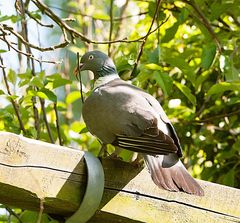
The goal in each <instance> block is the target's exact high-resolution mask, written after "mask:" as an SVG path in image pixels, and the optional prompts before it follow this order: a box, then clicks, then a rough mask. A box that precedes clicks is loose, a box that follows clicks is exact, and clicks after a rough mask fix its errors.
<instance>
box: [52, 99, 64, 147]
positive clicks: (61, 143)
mask: <svg viewBox="0 0 240 223" xmlns="http://www.w3.org/2000/svg"><path fill="white" fill-rule="evenodd" d="M53 106H54V111H55V115H56V127H57V133H58V140H59V144H60V145H61V146H62V145H63V142H62V136H61V131H60V125H59V116H58V110H57V103H56V102H54V104H53Z"/></svg>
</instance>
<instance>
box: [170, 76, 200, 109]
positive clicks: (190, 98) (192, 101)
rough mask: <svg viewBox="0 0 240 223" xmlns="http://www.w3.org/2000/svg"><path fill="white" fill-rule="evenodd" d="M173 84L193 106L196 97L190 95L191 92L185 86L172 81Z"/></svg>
mask: <svg viewBox="0 0 240 223" xmlns="http://www.w3.org/2000/svg"><path fill="white" fill-rule="evenodd" d="M174 84H175V85H176V86H177V88H178V89H179V90H180V91H181V92H182V93H183V94H184V95H185V96H186V97H187V98H188V100H189V101H190V102H191V103H192V104H193V105H196V97H195V96H194V95H193V94H192V93H191V90H190V89H189V88H188V87H187V86H185V85H182V84H180V83H178V82H176V81H174Z"/></svg>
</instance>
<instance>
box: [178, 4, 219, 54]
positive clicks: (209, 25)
mask: <svg viewBox="0 0 240 223" xmlns="http://www.w3.org/2000/svg"><path fill="white" fill-rule="evenodd" d="M183 2H185V3H187V4H188V5H190V6H191V7H192V8H193V9H194V10H195V12H196V13H197V14H198V16H199V18H198V19H199V20H200V21H201V23H202V24H203V25H204V26H205V27H206V29H207V30H208V32H209V33H210V35H211V36H212V39H213V40H214V41H215V43H216V45H217V48H218V51H219V52H220V53H221V52H222V46H221V43H220V40H219V39H218V37H217V35H216V33H215V32H214V31H213V29H212V26H211V24H210V23H209V21H208V20H207V18H206V17H205V15H204V14H203V12H202V11H201V9H200V8H199V7H198V5H197V4H196V2H195V1H194V0H183Z"/></svg>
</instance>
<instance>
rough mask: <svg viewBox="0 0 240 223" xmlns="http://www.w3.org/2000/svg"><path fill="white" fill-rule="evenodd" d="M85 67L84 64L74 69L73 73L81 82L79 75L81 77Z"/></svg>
mask: <svg viewBox="0 0 240 223" xmlns="http://www.w3.org/2000/svg"><path fill="white" fill-rule="evenodd" d="M83 65H84V64H83V63H79V66H76V67H75V69H74V72H73V73H74V76H75V77H76V78H77V80H79V75H80V72H81V70H82V67H83Z"/></svg>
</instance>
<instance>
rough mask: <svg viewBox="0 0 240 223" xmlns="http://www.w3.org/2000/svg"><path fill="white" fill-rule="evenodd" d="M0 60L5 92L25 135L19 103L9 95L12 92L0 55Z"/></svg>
mask: <svg viewBox="0 0 240 223" xmlns="http://www.w3.org/2000/svg"><path fill="white" fill-rule="evenodd" d="M0 62H1V67H2V73H3V79H4V82H5V85H6V89H7V93H8V95H9V96H10V101H11V103H12V106H13V108H14V111H15V113H16V115H17V119H18V122H19V125H20V129H21V130H22V131H23V134H24V135H26V129H25V127H24V124H23V121H22V119H21V115H20V111H19V105H18V104H17V103H16V101H15V100H14V99H13V98H12V97H11V96H12V93H11V91H10V87H9V84H8V80H7V74H6V71H5V68H4V67H5V66H4V64H3V59H2V57H1V56H0Z"/></svg>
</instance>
